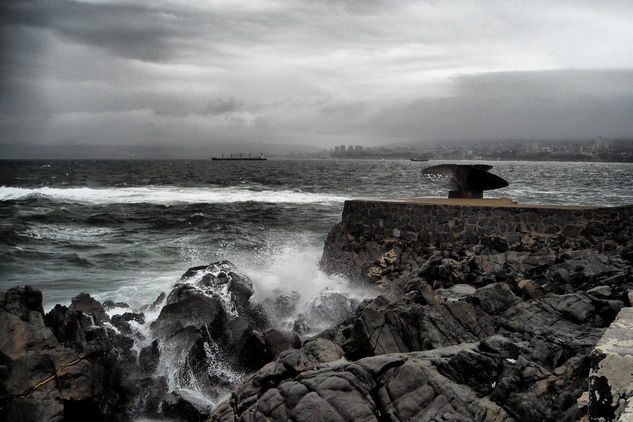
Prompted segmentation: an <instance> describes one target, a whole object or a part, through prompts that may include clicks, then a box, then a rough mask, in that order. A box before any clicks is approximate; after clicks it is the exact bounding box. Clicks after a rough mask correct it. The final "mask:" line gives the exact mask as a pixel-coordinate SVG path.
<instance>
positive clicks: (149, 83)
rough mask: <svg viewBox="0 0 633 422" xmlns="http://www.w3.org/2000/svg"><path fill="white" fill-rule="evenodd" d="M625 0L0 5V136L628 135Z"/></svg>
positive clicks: (314, 140) (332, 139)
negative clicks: (526, 2)
mask: <svg viewBox="0 0 633 422" xmlns="http://www.w3.org/2000/svg"><path fill="white" fill-rule="evenodd" d="M631 21H633V5H632V4H631V3H630V2H626V1H608V2H600V3H596V2H592V1H560V2H549V1H544V0H543V1H537V2H536V3H534V4H530V5H529V6H526V5H524V4H522V3H519V2H507V1H501V0H499V1H490V2H486V3H485V4H482V3H479V2H475V1H462V2H451V3H446V2H434V1H425V2H415V1H406V0H393V1H387V2H382V1H381V2H379V1H375V2H365V1H362V2H361V1H357V0H337V1H330V2H318V1H317V2H314V1H296V2H295V1H292V2H291V1H288V2H284V1H281V2H277V1H269V0H257V1H252V2H250V1H249V2H242V3H239V2H238V3H232V2H224V1H219V2H198V3H193V2H189V1H184V0H156V1H153V2H141V1H140V0H120V1H116V2H103V1H100V0H90V1H70V0H21V1H13V0H7V1H4V2H2V3H0V91H1V92H2V93H3V94H2V97H1V99H0V142H2V143H18V142H27V141H28V142H51V143H55V142H67V141H69V140H71V141H74V142H78V143H81V142H100V143H114V144H117V143H118V144H120V143H152V142H156V143H170V142H175V140H177V141H178V142H185V143H200V142H220V141H227V140H229V141H232V142H239V141H240V140H244V139H248V140H251V141H252V140H259V141H269V142H270V141H274V142H288V143H304V144H312V145H323V146H330V145H333V144H336V143H351V142H353V143H363V144H379V143H385V142H393V141H403V140H431V139H486V138H526V137H528V138H529V137H538V138H561V137H591V136H595V135H598V134H599V135H603V136H631V134H632V133H633V127H632V124H631V119H630V116H631V115H633V113H632V112H633V109H632V104H633V101H632V98H633V78H632V77H631V72H632V70H633V56H632V55H631V54H630V52H629V50H630V45H631V44H632V43H633V27H632V26H631V25H630V22H631Z"/></svg>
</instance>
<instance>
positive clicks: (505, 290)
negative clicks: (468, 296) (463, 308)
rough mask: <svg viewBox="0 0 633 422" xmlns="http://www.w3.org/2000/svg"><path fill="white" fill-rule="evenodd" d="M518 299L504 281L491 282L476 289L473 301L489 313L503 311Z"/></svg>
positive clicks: (493, 313)
mask: <svg viewBox="0 0 633 422" xmlns="http://www.w3.org/2000/svg"><path fill="white" fill-rule="evenodd" d="M518 301H519V298H517V297H516V296H515V295H514V293H512V290H510V287H508V285H507V284H505V283H492V284H488V285H487V286H484V287H481V288H479V289H477V291H476V292H475V293H474V294H473V303H475V304H477V305H479V306H481V308H482V309H483V310H484V311H486V312H487V313H488V314H489V315H495V314H498V313H500V312H503V311H505V310H506V309H508V308H509V307H510V306H512V305H514V304H515V303H517V302H518Z"/></svg>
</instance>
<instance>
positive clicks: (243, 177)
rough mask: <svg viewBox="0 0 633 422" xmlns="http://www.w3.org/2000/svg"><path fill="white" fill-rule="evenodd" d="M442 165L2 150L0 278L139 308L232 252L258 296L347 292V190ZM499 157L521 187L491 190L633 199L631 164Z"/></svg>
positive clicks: (390, 188)
mask: <svg viewBox="0 0 633 422" xmlns="http://www.w3.org/2000/svg"><path fill="white" fill-rule="evenodd" d="M440 163H441V162H436V161H432V162H428V163H424V162H422V163H421V162H411V161H405V160H393V161H381V160H268V161H264V162H213V161H211V160H200V161H88V160H86V161H63V160H61V161H1V162H0V186H1V187H0V219H1V223H0V261H1V262H0V289H2V290H5V289H7V288H10V287H12V286H14V285H17V284H31V285H33V286H35V287H37V288H39V289H41V290H42V291H43V293H44V300H45V308H46V309H50V308H51V307H52V306H53V305H54V304H56V303H62V304H67V303H69V302H70V299H71V297H73V296H74V295H76V294H78V293H80V292H87V293H90V294H92V295H93V296H95V297H96V298H97V299H98V300H105V299H112V300H115V301H121V300H122V301H126V302H128V303H129V304H130V305H132V306H141V305H143V304H146V303H149V302H151V301H153V300H154V298H156V296H158V294H159V293H160V292H161V291H164V290H168V289H169V288H170V287H171V285H172V284H173V283H174V282H175V281H177V280H178V278H179V277H180V275H181V274H182V273H184V271H185V270H186V269H187V268H189V267H192V266H196V265H204V264H208V263H210V262H213V261H218V260H224V259H228V260H230V261H232V262H233V263H235V264H236V265H237V267H238V268H239V269H240V270H241V271H243V272H244V273H246V274H248V275H249V276H250V277H251V278H252V280H253V282H254V283H255V290H256V291H255V296H254V297H253V300H255V301H258V300H259V301H261V300H264V298H265V297H266V296H267V295H279V294H292V291H297V290H299V291H304V292H310V294H308V295H306V297H308V296H310V297H312V298H316V297H318V294H319V292H320V291H321V290H323V289H327V288H329V289H333V290H337V289H338V290H341V291H344V290H345V289H349V286H346V281H345V280H340V279H337V278H335V277H334V278H333V277H326V276H325V275H324V274H323V273H321V272H320V271H319V270H318V261H319V259H320V256H321V251H322V248H323V242H324V240H325V237H326V235H327V232H328V231H329V230H330V228H331V227H332V226H333V225H334V224H335V223H336V222H337V221H339V220H340V215H341V211H342V209H343V202H344V200H345V199H348V198H403V197H415V196H431V197H444V196H445V195H446V188H443V187H442V186H437V185H434V184H431V183H429V182H428V180H426V179H425V178H424V177H423V175H422V174H421V169H422V168H424V167H426V166H427V165H435V164H440ZM492 164H494V168H493V169H492V172H494V173H495V174H498V175H500V176H501V177H504V178H505V179H507V180H508V181H509V182H510V186H509V187H507V188H505V189H500V190H498V191H491V192H489V193H486V196H487V197H509V198H511V199H513V200H515V201H517V202H522V203H545V204H585V205H605V206H606V205H611V206H613V205H624V204H630V203H633V192H632V191H631V189H630V186H633V165H631V164H611V163H559V162H556V163H544V162H538V163H529V162H496V163H492ZM347 293H348V294H351V293H350V292H347ZM306 300H307V299H306ZM303 305H305V306H307V304H306V303H303ZM303 305H302V306H303Z"/></svg>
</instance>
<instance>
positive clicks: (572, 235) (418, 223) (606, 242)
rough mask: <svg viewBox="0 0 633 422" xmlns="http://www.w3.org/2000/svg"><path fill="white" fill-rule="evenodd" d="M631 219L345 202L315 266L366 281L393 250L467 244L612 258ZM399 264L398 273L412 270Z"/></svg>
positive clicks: (498, 205) (629, 210)
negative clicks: (589, 253)
mask: <svg viewBox="0 0 633 422" xmlns="http://www.w3.org/2000/svg"><path fill="white" fill-rule="evenodd" d="M632 217H633V206H623V207H610V208H597V207H582V206H538V205H537V206H534V205H520V204H515V203H512V202H511V201H509V200H504V199H486V200H450V199H449V200H437V199H427V200H424V199H422V200H401V201H379V200H354V201H346V202H345V207H344V210H343V215H342V220H341V222H340V223H339V224H338V225H337V226H336V227H334V228H333V230H332V231H331V232H330V234H329V236H328V239H327V241H326V245H325V249H324V254H323V259H322V265H323V267H324V268H325V269H326V270H328V271H330V272H341V273H343V274H345V275H346V276H348V277H350V278H352V279H359V280H369V279H371V278H372V277H373V278H375V276H376V275H377V274H378V273H377V272H376V271H377V270H378V268H374V271H373V272H371V270H369V268H367V267H366V265H367V264H368V263H372V262H373V260H375V259H376V258H378V257H380V256H381V255H382V254H383V253H385V252H387V251H388V250H392V249H393V248H394V247H396V248H398V249H399V250H400V251H401V252H402V253H404V254H405V255H404V256H405V257H407V256H408V257H411V258H414V259H415V258H418V257H420V256H422V257H425V256H426V253H427V252H428V250H429V249H430V248H431V249H432V248H435V249H437V250H442V249H446V250H450V249H451V248H455V249H460V248H463V247H464V246H474V245H481V246H482V247H483V248H488V250H489V251H492V252H506V251H508V250H510V251H518V252H533V253H539V254H543V253H544V252H551V253H562V252H571V251H578V250H587V251H592V252H594V253H605V254H613V253H614V252H615V251H618V250H620V249H622V248H623V247H626V246H627V245H629V244H630V242H631V239H633V236H632V235H633V218H632ZM401 256H402V255H401ZM401 263H402V262H401ZM403 264H404V267H402V268H401V269H402V270H404V269H407V268H412V267H413V266H414V265H410V264H412V262H406V263H403ZM368 270H369V272H368Z"/></svg>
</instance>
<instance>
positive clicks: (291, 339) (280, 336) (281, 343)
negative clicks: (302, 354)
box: [264, 328, 301, 360]
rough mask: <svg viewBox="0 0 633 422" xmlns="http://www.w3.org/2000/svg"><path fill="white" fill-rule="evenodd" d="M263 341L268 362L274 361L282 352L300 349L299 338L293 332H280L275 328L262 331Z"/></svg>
mask: <svg viewBox="0 0 633 422" xmlns="http://www.w3.org/2000/svg"><path fill="white" fill-rule="evenodd" d="M264 341H265V343H266V351H267V354H268V358H269V360H273V359H276V358H277V357H278V356H279V355H280V354H281V352H283V351H284V350H287V349H298V348H299V347H301V340H300V339H299V336H297V335H296V334H295V333H293V332H289V331H281V330H277V329H276V328H269V329H267V330H266V331H264Z"/></svg>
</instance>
